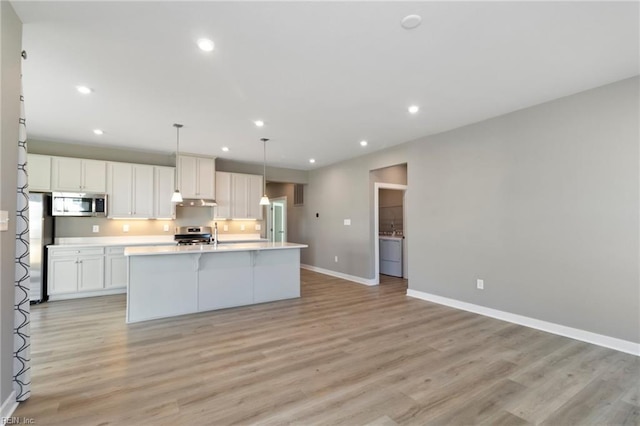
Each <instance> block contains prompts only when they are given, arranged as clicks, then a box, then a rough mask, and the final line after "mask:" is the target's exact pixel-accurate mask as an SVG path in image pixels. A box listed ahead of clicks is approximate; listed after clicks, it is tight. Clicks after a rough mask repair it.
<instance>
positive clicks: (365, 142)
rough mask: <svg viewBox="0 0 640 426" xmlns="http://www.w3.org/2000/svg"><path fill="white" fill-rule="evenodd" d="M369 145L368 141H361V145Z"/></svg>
mask: <svg viewBox="0 0 640 426" xmlns="http://www.w3.org/2000/svg"><path fill="white" fill-rule="evenodd" d="M367 145H369V142H367V141H360V146H367Z"/></svg>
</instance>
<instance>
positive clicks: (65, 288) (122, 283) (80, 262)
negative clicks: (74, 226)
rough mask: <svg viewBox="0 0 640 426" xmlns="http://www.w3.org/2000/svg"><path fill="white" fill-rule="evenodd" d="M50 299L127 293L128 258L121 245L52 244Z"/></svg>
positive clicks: (49, 266)
mask: <svg viewBox="0 0 640 426" xmlns="http://www.w3.org/2000/svg"><path fill="white" fill-rule="evenodd" d="M48 271H49V273H48V275H47V289H48V293H49V298H50V299H51V300H57V299H71V298H76V297H91V296H100V295H104V294H114V293H124V292H125V291H126V288H127V259H126V258H125V256H124V246H122V247H120V246H119V247H85V248H69V247H49V264H48Z"/></svg>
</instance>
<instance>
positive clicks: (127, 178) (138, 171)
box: [107, 163, 154, 218]
mask: <svg viewBox="0 0 640 426" xmlns="http://www.w3.org/2000/svg"><path fill="white" fill-rule="evenodd" d="M107 175H108V185H107V192H108V194H109V209H108V212H109V213H108V214H109V217H111V218H114V217H137V218H151V217H153V206H154V198H153V194H154V170H153V166H148V165H144V164H128V163H109V164H108V167H107Z"/></svg>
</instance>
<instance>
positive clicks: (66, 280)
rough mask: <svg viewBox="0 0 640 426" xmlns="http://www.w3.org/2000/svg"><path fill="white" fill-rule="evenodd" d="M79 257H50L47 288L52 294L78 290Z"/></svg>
mask: <svg viewBox="0 0 640 426" xmlns="http://www.w3.org/2000/svg"><path fill="white" fill-rule="evenodd" d="M77 261H78V259H77V258H76V257H62V258H59V259H50V261H49V276H48V279H47V288H48V291H49V293H50V294H58V293H73V292H76V291H78V263H77Z"/></svg>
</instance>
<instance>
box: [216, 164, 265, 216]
mask: <svg viewBox="0 0 640 426" xmlns="http://www.w3.org/2000/svg"><path fill="white" fill-rule="evenodd" d="M262 190H263V188H262V176H261V175H248V174H244V173H227V172H217V173H216V203H217V204H218V206H217V207H216V210H215V213H214V216H215V218H219V219H230V218H233V219H258V220H261V219H262V210H263V209H262V206H261V205H260V198H261V197H262Z"/></svg>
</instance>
